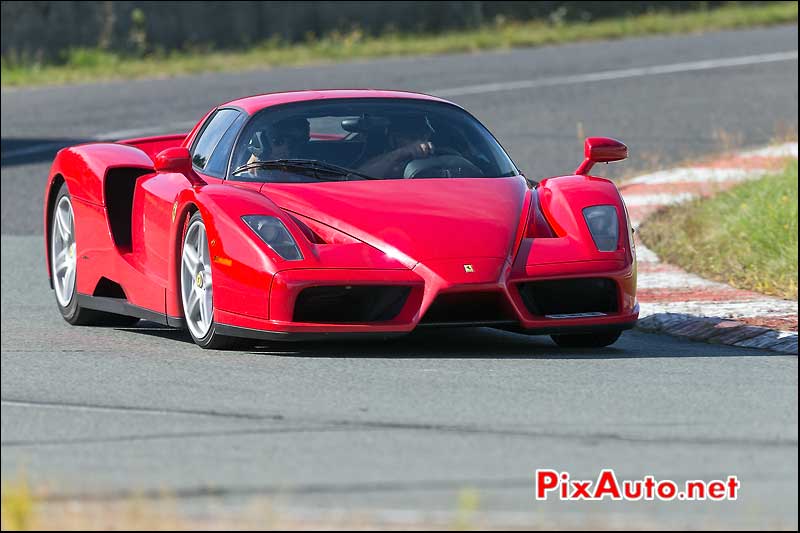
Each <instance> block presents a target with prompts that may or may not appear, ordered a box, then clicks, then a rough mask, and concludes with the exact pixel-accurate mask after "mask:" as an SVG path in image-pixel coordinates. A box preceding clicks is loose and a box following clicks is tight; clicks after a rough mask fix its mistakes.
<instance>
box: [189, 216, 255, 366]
mask: <svg viewBox="0 0 800 533" xmlns="http://www.w3.org/2000/svg"><path fill="white" fill-rule="evenodd" d="M180 280H181V302H182V303H183V316H184V317H185V318H186V326H187V327H188V328H189V334H190V335H191V336H192V340H194V342H195V343H196V344H197V345H198V346H200V347H201V348H207V349H210V350H221V349H225V348H235V347H244V346H245V345H246V343H245V342H244V341H243V340H240V339H237V338H235V337H226V336H223V335H219V334H217V332H216V324H215V323H214V284H213V279H212V276H211V254H210V252H209V248H208V237H207V235H206V226H205V223H204V222H203V217H202V216H201V215H200V213H199V212H196V213H195V214H194V215H192V217H191V218H190V219H189V223H188V225H187V227H186V233H185V234H184V237H183V249H182V251H181V275H180Z"/></svg>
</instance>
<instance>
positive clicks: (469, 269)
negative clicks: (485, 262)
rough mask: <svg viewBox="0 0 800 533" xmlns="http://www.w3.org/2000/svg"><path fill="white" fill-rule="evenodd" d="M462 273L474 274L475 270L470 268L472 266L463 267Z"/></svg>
mask: <svg viewBox="0 0 800 533" xmlns="http://www.w3.org/2000/svg"><path fill="white" fill-rule="evenodd" d="M464 272H466V273H468V274H471V273H472V272H475V269H474V268H472V265H464Z"/></svg>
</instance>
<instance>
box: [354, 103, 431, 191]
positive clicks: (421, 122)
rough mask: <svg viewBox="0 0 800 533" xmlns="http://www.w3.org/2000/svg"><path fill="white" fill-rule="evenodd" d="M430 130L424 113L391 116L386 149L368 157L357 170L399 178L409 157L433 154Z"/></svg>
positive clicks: (422, 156) (411, 158)
mask: <svg viewBox="0 0 800 533" xmlns="http://www.w3.org/2000/svg"><path fill="white" fill-rule="evenodd" d="M433 133H434V130H433V127H432V126H431V124H430V122H428V119H427V118H426V117H424V116H405V117H394V118H392V121H391V123H390V124H389V127H388V130H387V141H388V150H389V151H387V152H384V153H382V154H380V155H378V156H376V157H373V158H372V159H370V160H368V161H367V162H366V163H364V164H363V165H362V166H361V168H360V169H359V170H360V171H361V172H364V173H365V174H369V175H371V176H379V177H384V178H402V177H403V173H404V171H405V168H406V165H408V164H409V163H410V162H411V161H414V160H415V159H422V158H426V157H431V156H433V155H434V146H433V143H432V142H430V138H431V136H432V135H433Z"/></svg>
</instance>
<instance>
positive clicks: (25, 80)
mask: <svg viewBox="0 0 800 533" xmlns="http://www.w3.org/2000/svg"><path fill="white" fill-rule="evenodd" d="M791 22H795V23H796V22H797V2H767V3H763V4H758V5H752V4H737V3H731V4H727V5H724V6H723V7H720V8H717V9H708V10H699V11H690V12H684V13H677V14H675V13H649V14H645V15H638V16H631V17H624V18H615V19H607V20H598V21H594V22H565V23H560V24H554V23H548V22H544V21H532V22H525V23H509V22H498V23H497V24H493V25H489V26H485V27H482V28H480V29H476V30H468V31H458V32H449V33H442V34H437V35H414V34H401V33H390V34H385V35H381V36H379V37H369V36H365V35H364V34H363V33H361V32H360V31H357V30H356V31H352V32H350V33H344V34H343V33H334V34H331V35H328V36H326V37H323V38H321V39H317V40H314V41H309V42H307V43H300V44H287V43H283V42H281V41H279V40H276V39H272V40H269V41H266V42H263V43H261V44H260V45H258V46H255V47H253V48H251V49H249V50H245V51H235V52H233V51H232V52H220V51H200V50H196V51H189V52H173V53H169V54H167V53H151V54H149V55H146V56H144V57H126V56H122V55H119V54H115V53H111V52H107V51H103V50H99V49H73V50H70V51H69V52H67V53H66V55H65V59H64V63H63V64H60V65H47V64H31V63H26V62H22V61H12V60H11V59H9V58H4V59H3V61H2V65H1V67H2V68H1V70H2V78H1V80H2V86H3V87H11V86H32V85H47V84H65V83H80V82H90V81H102V80H111V79H134V78H152V77H167V76H176V75H181V74H192V73H200V72H236V71H246V70H257V69H265V68H269V67H274V66H282V65H308V64H316V63H327V62H336V61H346V60H352V59H359V58H375V57H386V56H402V55H429V54H444V53H456V52H477V51H480V50H494V49H501V50H502V49H509V48H515V47H532V46H542V45H548V44H560V43H566V42H574V41H588V40H599V39H620V38H624V37H634V36H642V35H656V34H678V33H694V32H705V31H710V30H722V29H733V28H749V27H755V26H769V25H774V24H782V23H791Z"/></svg>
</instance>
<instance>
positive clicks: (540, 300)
mask: <svg viewBox="0 0 800 533" xmlns="http://www.w3.org/2000/svg"><path fill="white" fill-rule="evenodd" d="M519 293H520V296H521V297H522V301H523V302H524V303H525V307H527V308H528V312H530V313H531V314H532V315H536V316H546V315H564V314H575V313H616V312H617V310H618V308H619V304H618V296H617V284H616V283H614V281H613V280H610V279H606V278H578V279H559V280H551V281H529V282H526V283H520V285H519Z"/></svg>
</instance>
